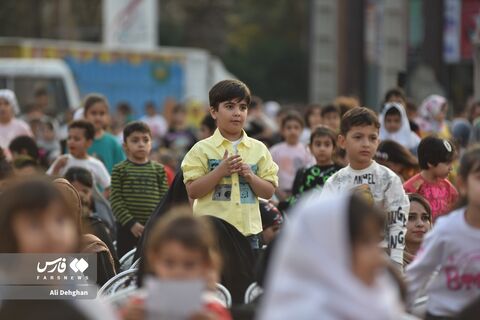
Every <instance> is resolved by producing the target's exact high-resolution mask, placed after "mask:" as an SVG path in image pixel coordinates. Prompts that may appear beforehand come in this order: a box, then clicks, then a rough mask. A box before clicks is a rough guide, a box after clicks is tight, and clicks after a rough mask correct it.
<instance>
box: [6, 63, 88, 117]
mask: <svg viewBox="0 0 480 320" xmlns="http://www.w3.org/2000/svg"><path fill="white" fill-rule="evenodd" d="M0 89H11V90H13V91H14V92H15V94H16V96H17V99H18V103H19V106H20V111H21V113H25V112H27V111H28V110H27V109H28V106H29V105H32V104H35V103H37V102H38V101H36V97H35V93H36V92H37V93H38V92H39V91H40V90H41V91H43V93H44V94H43V97H42V99H43V101H42V103H45V104H47V105H46V108H45V112H46V113H48V114H50V115H52V116H58V115H59V114H62V113H65V112H66V111H68V110H73V109H75V108H78V107H79V106H80V95H79V92H78V88H77V85H76V83H75V80H74V77H73V75H72V72H71V71H70V68H69V67H68V66H67V64H66V63H65V62H64V61H63V60H61V59H42V58H40V59H38V58H35V59H23V58H21V59H16V58H0ZM37 98H38V97H37Z"/></svg>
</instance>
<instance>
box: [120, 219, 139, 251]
mask: <svg viewBox="0 0 480 320" xmlns="http://www.w3.org/2000/svg"><path fill="white" fill-rule="evenodd" d="M117 226H118V227H117V254H118V258H121V257H123V255H124V254H125V253H127V252H128V251H130V250H132V249H133V248H135V247H137V243H138V239H139V238H136V237H135V236H134V235H133V233H132V232H131V231H130V228H128V227H124V226H121V225H120V224H117Z"/></svg>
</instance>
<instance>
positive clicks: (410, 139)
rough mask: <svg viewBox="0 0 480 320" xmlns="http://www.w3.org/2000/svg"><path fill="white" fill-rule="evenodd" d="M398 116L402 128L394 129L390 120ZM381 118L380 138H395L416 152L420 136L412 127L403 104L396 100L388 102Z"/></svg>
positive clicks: (394, 139)
mask: <svg viewBox="0 0 480 320" xmlns="http://www.w3.org/2000/svg"><path fill="white" fill-rule="evenodd" d="M398 116H400V128H398V129H397V130H395V131H393V130H392V129H391V126H390V121H389V120H390V119H392V120H393V119H395V118H396V117H398ZM379 120H380V140H382V141H384V140H393V141H395V142H398V143H400V144H401V145H403V146H404V147H405V148H407V149H408V150H411V151H413V153H416V149H417V147H418V144H419V143H420V137H419V136H417V135H416V134H415V133H414V132H413V131H412V130H411V129H410V123H409V121H408V117H407V113H406V112H405V108H404V107H403V106H402V105H401V104H399V103H396V102H390V103H386V104H385V107H384V108H383V111H382V114H380V117H379ZM395 129H396V128H395Z"/></svg>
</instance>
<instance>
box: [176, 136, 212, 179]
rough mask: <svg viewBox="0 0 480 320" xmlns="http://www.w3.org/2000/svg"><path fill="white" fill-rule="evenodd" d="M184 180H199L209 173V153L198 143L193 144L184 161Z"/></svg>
mask: <svg viewBox="0 0 480 320" xmlns="http://www.w3.org/2000/svg"><path fill="white" fill-rule="evenodd" d="M182 172H183V182H184V183H187V182H189V181H194V180H197V179H198V178H200V177H203V176H204V175H206V174H207V173H208V165H207V155H206V154H205V153H204V152H202V151H201V148H199V147H198V145H195V146H193V148H192V149H190V151H188V153H187V154H186V155H185V157H184V158H183V161H182Z"/></svg>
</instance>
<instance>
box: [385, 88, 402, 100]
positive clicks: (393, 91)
mask: <svg viewBox="0 0 480 320" xmlns="http://www.w3.org/2000/svg"><path fill="white" fill-rule="evenodd" d="M395 96H397V97H400V98H402V100H403V101H407V97H406V96H405V91H403V89H402V88H391V89H390V90H388V91H387V92H386V93H385V99H384V100H383V102H384V103H387V102H388V101H389V100H390V98H391V97H395Z"/></svg>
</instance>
